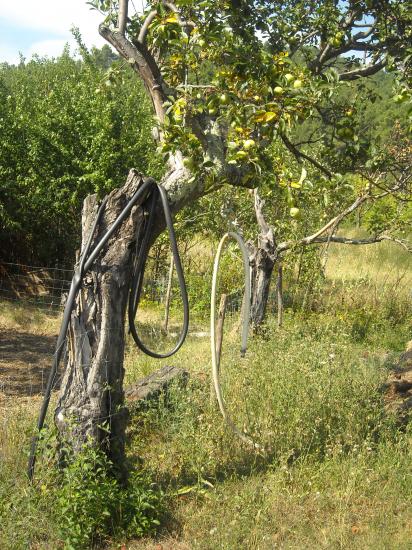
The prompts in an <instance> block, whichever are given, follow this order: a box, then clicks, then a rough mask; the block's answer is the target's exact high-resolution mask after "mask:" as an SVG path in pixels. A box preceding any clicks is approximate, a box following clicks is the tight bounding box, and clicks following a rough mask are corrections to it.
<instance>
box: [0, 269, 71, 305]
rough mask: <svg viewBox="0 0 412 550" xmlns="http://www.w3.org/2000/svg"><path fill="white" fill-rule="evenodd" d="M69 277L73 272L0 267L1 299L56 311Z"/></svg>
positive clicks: (68, 282) (66, 290) (69, 280)
mask: <svg viewBox="0 0 412 550" xmlns="http://www.w3.org/2000/svg"><path fill="white" fill-rule="evenodd" d="M72 275H73V271H72V270H70V269H63V268H60V267H39V266H31V265H24V264H19V263H6V262H3V263H0V299H1V300H7V301H12V302H18V301H20V302H25V303H27V304H32V305H35V306H37V307H40V308H45V309H59V307H61V305H62V299H63V297H64V295H65V293H66V292H68V290H69V288H70V282H71V279H72Z"/></svg>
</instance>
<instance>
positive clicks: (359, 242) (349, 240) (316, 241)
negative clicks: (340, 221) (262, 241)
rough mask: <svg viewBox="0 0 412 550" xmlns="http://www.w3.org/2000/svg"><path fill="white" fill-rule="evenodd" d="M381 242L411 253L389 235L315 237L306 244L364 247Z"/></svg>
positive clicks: (405, 245) (408, 245) (408, 247)
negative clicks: (391, 243) (366, 237)
mask: <svg viewBox="0 0 412 550" xmlns="http://www.w3.org/2000/svg"><path fill="white" fill-rule="evenodd" d="M382 241H390V242H393V243H396V244H399V246H402V248H404V249H405V250H406V251H407V252H411V253H412V245H411V244H410V243H408V242H407V241H405V240H403V239H397V238H395V237H391V236H389V235H376V236H375V237H371V238H369V239H354V238H352V237H337V236H336V235H331V236H329V237H317V238H316V239H314V240H312V241H311V242H310V243H306V244H322V243H329V242H331V243H337V244H351V245H364V244H375V243H380V242H382Z"/></svg>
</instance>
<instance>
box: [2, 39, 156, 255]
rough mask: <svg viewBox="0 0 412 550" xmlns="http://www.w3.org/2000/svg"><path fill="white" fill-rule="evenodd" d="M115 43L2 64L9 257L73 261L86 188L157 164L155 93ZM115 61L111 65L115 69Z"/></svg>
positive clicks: (114, 182)
mask: <svg viewBox="0 0 412 550" xmlns="http://www.w3.org/2000/svg"><path fill="white" fill-rule="evenodd" d="M115 60H116V56H115V55H114V54H113V53H112V51H111V49H110V48H109V47H108V46H105V47H104V48H103V49H102V50H98V49H94V50H93V51H92V52H90V53H89V52H86V51H83V60H78V59H74V58H73V57H71V56H70V53H69V50H68V48H66V49H65V51H64V52H63V54H62V55H61V56H60V57H59V58H57V59H43V58H39V57H36V56H35V57H34V58H33V59H32V60H31V61H28V62H26V61H22V62H21V63H20V64H19V65H18V66H11V65H6V64H3V65H1V66H0V135H1V142H0V259H2V260H5V261H7V260H11V259H13V260H15V261H19V262H23V263H31V264H33V263H34V264H41V265H50V264H52V263H53V264H54V263H55V262H60V263H62V262H63V263H72V262H73V260H74V252H75V249H76V248H77V247H78V246H79V235H78V226H79V223H80V212H81V206H82V203H83V200H84V198H85V197H86V196H87V195H88V194H90V193H98V194H99V195H100V196H103V195H104V194H105V193H107V192H108V191H110V190H111V189H113V188H114V187H117V186H118V185H119V184H120V182H121V181H122V180H123V179H124V177H125V175H126V174H127V170H128V167H129V166H130V164H132V163H133V164H135V165H136V166H138V167H139V168H140V169H141V170H149V169H154V170H156V166H155V164H156V159H153V155H154V146H153V144H152V141H151V139H150V132H151V127H152V122H151V115H150V110H149V103H148V102H147V100H146V98H145V94H144V92H143V90H142V88H141V87H140V86H139V85H136V82H134V79H133V73H132V71H131V70H130V68H129V66H128V65H127V66H121V64H120V63H119V62H116V61H115ZM106 69H107V70H106Z"/></svg>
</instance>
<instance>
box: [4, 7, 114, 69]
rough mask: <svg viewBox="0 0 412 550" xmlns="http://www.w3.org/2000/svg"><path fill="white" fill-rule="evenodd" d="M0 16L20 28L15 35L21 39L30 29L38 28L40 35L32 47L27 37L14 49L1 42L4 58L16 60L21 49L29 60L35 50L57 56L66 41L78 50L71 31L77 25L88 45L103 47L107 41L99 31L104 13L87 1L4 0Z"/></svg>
mask: <svg viewBox="0 0 412 550" xmlns="http://www.w3.org/2000/svg"><path fill="white" fill-rule="evenodd" d="M0 16H1V19H2V20H3V21H4V22H6V23H7V24H8V25H10V27H11V28H15V29H16V30H17V31H19V32H17V33H16V34H15V38H18V35H19V33H20V32H21V33H22V35H24V33H25V34H26V36H27V35H29V34H30V31H35V32H36V35H37V39H36V42H33V43H32V44H30V46H29V47H27V40H25V41H24V42H22V46H20V47H19V46H14V48H12V47H10V46H8V45H7V44H4V43H3V44H1V45H0V60H1V61H8V62H9V63H16V62H17V61H18V59H19V51H21V52H22V53H23V55H24V57H26V59H30V57H31V56H32V54H34V53H37V54H39V55H40V56H44V55H47V56H49V57H55V56H57V55H60V54H61V52H62V50H63V47H64V44H65V43H66V42H69V44H70V47H71V50H72V51H74V49H75V42H74V40H73V36H72V34H71V32H70V29H71V28H72V27H73V26H76V27H78V28H79V29H80V33H81V35H82V38H83V41H84V42H85V44H86V46H88V47H90V46H93V45H95V46H98V47H101V46H103V44H105V43H106V42H105V41H104V40H103V39H102V38H101V36H100V35H99V32H98V26H99V23H101V22H102V20H103V16H102V14H100V13H99V12H97V11H96V10H91V9H90V6H88V5H87V4H86V0H37V1H33V0H15V1H14V2H10V1H9V0H0ZM39 38H41V40H39ZM15 42H16V43H17V42H18V40H15Z"/></svg>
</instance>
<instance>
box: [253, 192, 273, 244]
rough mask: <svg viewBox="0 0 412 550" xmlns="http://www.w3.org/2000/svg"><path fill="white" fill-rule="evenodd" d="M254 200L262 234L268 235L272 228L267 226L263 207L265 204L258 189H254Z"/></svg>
mask: <svg viewBox="0 0 412 550" xmlns="http://www.w3.org/2000/svg"><path fill="white" fill-rule="evenodd" d="M254 198H255V213H256V220H257V222H258V225H259V227H260V229H261V232H262V233H268V232H269V230H270V226H269V225H268V224H267V222H266V220H265V217H264V215H263V206H264V204H265V202H264V201H263V200H262V199H261V198H260V196H259V192H258V190H257V189H254Z"/></svg>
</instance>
